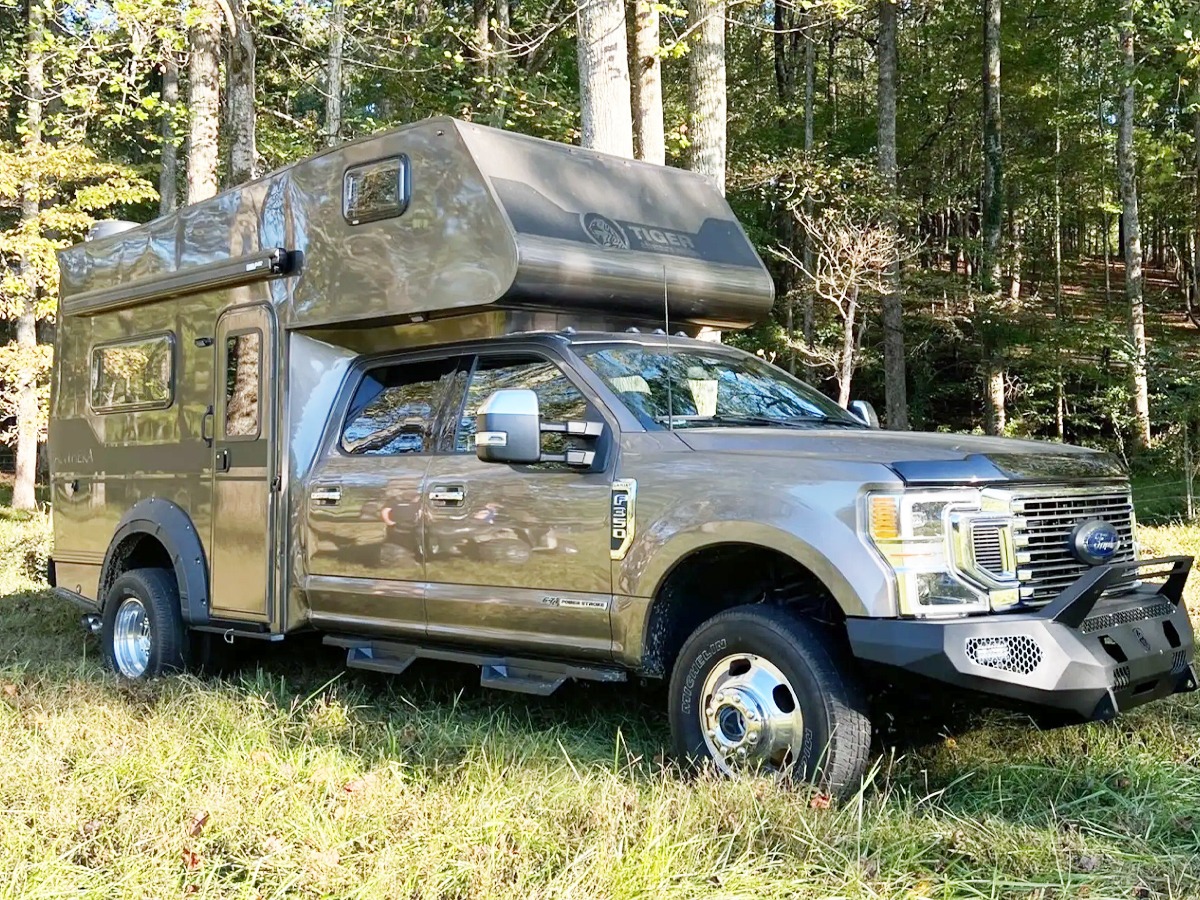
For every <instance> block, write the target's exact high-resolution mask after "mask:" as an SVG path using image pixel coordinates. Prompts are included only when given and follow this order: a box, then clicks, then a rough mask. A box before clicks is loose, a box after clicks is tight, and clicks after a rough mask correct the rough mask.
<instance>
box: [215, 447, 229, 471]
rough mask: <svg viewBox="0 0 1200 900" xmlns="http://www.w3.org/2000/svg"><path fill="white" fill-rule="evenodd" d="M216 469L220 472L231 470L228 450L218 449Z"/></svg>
mask: <svg viewBox="0 0 1200 900" xmlns="http://www.w3.org/2000/svg"><path fill="white" fill-rule="evenodd" d="M216 469H217V471H218V472H228V471H229V451H228V450H218V451H217V459H216Z"/></svg>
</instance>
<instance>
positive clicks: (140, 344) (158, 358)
mask: <svg viewBox="0 0 1200 900" xmlns="http://www.w3.org/2000/svg"><path fill="white" fill-rule="evenodd" d="M174 349H175V342H174V340H173V339H172V337H171V335H169V334H160V335H157V336H155V337H150V338H141V339H139V340H135V341H123V342H122V343H119V344H107V345H104V346H100V347H93V348H92V397H91V399H92V409H94V410H97V411H99V412H119V411H126V410H135V409H164V408H166V407H168V406H170V405H171V393H172V388H173V375H174V366H175V353H174Z"/></svg>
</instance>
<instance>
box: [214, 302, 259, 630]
mask: <svg viewBox="0 0 1200 900" xmlns="http://www.w3.org/2000/svg"><path fill="white" fill-rule="evenodd" d="M214 349H215V350H216V370H215V371H216V373H217V377H216V378H214V379H213V382H214V387H215V392H216V396H215V397H214V398H213V420H212V424H211V428H212V432H211V434H212V438H213V448H212V449H213V517H212V541H211V543H210V545H209V561H208V562H209V566H210V567H211V568H210V571H211V573H212V574H211V577H210V579H209V583H210V586H211V591H210V593H211V603H212V612H213V615H214V616H216V617H218V618H226V619H246V620H254V621H268V620H269V617H270V609H269V601H270V597H271V568H272V566H271V548H272V546H273V544H272V541H271V535H272V533H273V530H274V526H275V521H274V520H275V516H274V510H273V505H274V496H275V494H274V492H273V491H272V486H271V485H272V480H273V479H274V477H275V459H274V446H275V441H274V419H275V415H274V412H275V408H274V407H275V404H274V389H275V317H274V315H273V314H272V311H271V309H270V308H269V307H267V306H262V305H256V306H245V307H237V308H234V309H231V310H228V311H227V312H225V313H224V314H222V315H221V317H220V319H218V320H217V335H216V339H215V348H214Z"/></svg>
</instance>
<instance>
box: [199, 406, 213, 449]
mask: <svg viewBox="0 0 1200 900" xmlns="http://www.w3.org/2000/svg"><path fill="white" fill-rule="evenodd" d="M212 426H213V408H212V407H211V406H210V407H209V408H208V409H206V410H205V411H204V418H202V419H201V420H200V438H201V439H202V440H203V441H204V446H205V447H211V446H212V445H213V432H212Z"/></svg>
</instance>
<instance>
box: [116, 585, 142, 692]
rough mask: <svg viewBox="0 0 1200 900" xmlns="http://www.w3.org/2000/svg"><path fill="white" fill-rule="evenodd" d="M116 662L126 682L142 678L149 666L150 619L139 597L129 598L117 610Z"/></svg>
mask: <svg viewBox="0 0 1200 900" xmlns="http://www.w3.org/2000/svg"><path fill="white" fill-rule="evenodd" d="M113 659H114V660H116V663H117V671H118V672H120V673H121V674H122V675H124V676H125V677H126V678H139V677H140V676H141V675H142V673H143V672H145V671H146V667H147V666H148V665H149V664H150V617H149V616H148V615H146V607H145V606H143V605H142V601H141V600H139V599H138V598H137V597H126V598H125V599H124V600H122V601H121V605H120V606H119V607H118V608H117V617H116V619H115V620H114V621H113Z"/></svg>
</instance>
